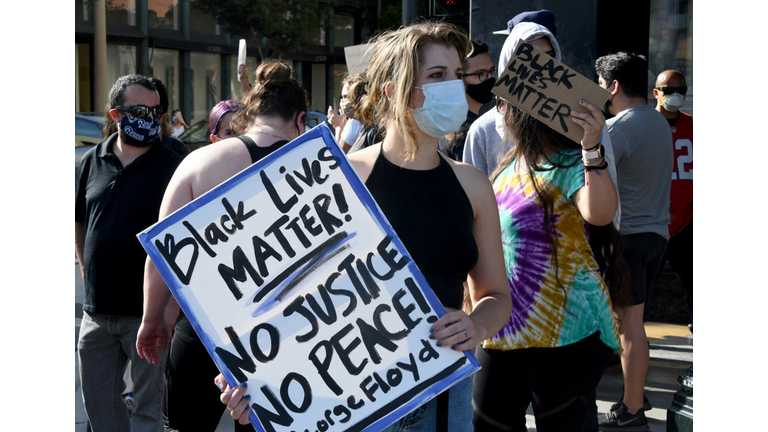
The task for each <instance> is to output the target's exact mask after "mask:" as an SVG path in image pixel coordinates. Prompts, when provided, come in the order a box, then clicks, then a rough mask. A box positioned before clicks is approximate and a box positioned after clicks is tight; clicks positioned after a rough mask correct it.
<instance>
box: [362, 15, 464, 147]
mask: <svg viewBox="0 0 768 432" xmlns="http://www.w3.org/2000/svg"><path fill="white" fill-rule="evenodd" d="M371 43H372V47H373V48H372V50H373V53H372V56H371V62H370V65H369V66H368V70H367V71H366V77H367V79H368V98H367V101H366V103H365V104H364V107H363V116H364V118H366V119H368V120H370V122H371V123H376V124H379V125H381V126H384V127H386V126H387V124H388V123H389V121H390V120H394V123H395V127H396V128H397V129H398V130H399V131H400V132H401V133H402V134H403V136H404V137H405V150H404V153H405V154H404V155H403V156H404V157H405V159H406V160H407V161H411V160H413V159H415V158H416V155H417V154H418V152H419V144H418V142H417V140H416V135H415V134H414V132H413V128H414V126H413V122H412V121H409V117H411V118H412V116H413V114H410V112H409V107H410V106H411V96H412V93H413V88H414V86H415V84H416V81H417V80H418V76H419V68H420V67H421V66H422V65H423V64H424V61H423V59H422V47H424V46H425V45H428V44H442V45H445V46H449V47H451V46H452V47H454V48H456V51H457V52H458V55H459V59H460V60H461V61H462V62H463V61H464V59H465V58H466V56H467V53H468V52H469V51H470V50H471V47H472V45H471V44H470V42H469V38H468V37H467V36H466V35H465V34H464V32H463V30H461V29H460V28H459V27H456V26H454V25H452V24H447V23H438V22H431V21H427V22H422V23H417V24H412V25H409V26H407V27H401V28H399V29H398V30H393V31H390V32H386V33H383V34H381V35H380V36H377V37H376V38H375V40H374V41H372V42H371ZM390 82H391V83H392V88H391V91H392V95H393V97H392V99H390V98H388V97H387V94H386V86H387V84H388V83H390Z"/></svg>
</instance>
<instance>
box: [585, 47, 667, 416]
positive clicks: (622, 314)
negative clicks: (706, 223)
mask: <svg viewBox="0 0 768 432" xmlns="http://www.w3.org/2000/svg"><path fill="white" fill-rule="evenodd" d="M595 69H596V70H597V74H598V82H599V84H600V86H601V87H603V88H605V89H607V90H608V91H609V92H610V93H611V96H610V97H609V98H608V101H607V102H606V106H605V111H607V113H606V117H608V116H614V117H612V118H610V119H608V120H607V121H606V122H605V125H606V129H607V130H608V133H609V134H610V137H611V141H612V143H613V152H614V157H615V159H616V161H615V162H616V171H617V176H618V186H619V199H620V202H621V226H620V229H619V233H620V234H621V236H622V243H623V248H624V251H623V257H624V260H625V261H626V263H627V266H628V267H629V273H630V274H629V275H628V276H629V285H630V288H631V299H630V300H629V302H628V304H625V305H615V312H616V313H617V315H618V317H619V319H620V320H621V326H620V327H619V329H620V331H619V336H620V338H621V345H622V347H623V348H624V350H623V351H622V352H621V354H620V357H621V365H622V370H623V374H624V396H623V397H622V400H619V402H618V403H616V404H614V405H613V406H612V407H611V411H610V412H609V413H608V414H607V415H606V417H605V418H603V419H602V420H601V421H600V426H601V427H610V428H611V430H614V428H615V429H616V430H621V429H625V428H634V427H638V426H643V425H647V420H646V418H645V414H644V411H645V410H647V409H650V404H648V405H646V403H645V402H644V401H645V400H646V398H645V397H644V386H645V376H646V373H647V372H648V363H649V360H650V359H649V352H648V339H647V337H646V334H645V328H644V325H643V312H644V307H645V301H646V293H647V292H648V291H649V290H650V288H651V287H652V285H653V282H654V280H655V279H656V274H657V273H658V271H659V268H660V266H661V263H662V260H663V258H664V251H665V249H666V247H667V241H668V239H669V228H668V225H669V191H670V185H671V181H672V159H673V157H672V133H671V132H670V129H669V125H668V124H667V122H666V120H665V119H664V117H663V116H662V115H661V114H660V113H658V112H657V111H656V110H655V109H654V107H653V106H651V105H648V103H647V99H646V96H647V91H648V89H647V84H646V83H647V79H646V78H647V74H648V62H647V61H646V60H645V58H644V57H642V56H638V55H636V54H631V53H625V52H620V53H616V54H610V55H607V56H603V57H600V58H599V59H597V62H596V65H595ZM632 430H635V429H632Z"/></svg>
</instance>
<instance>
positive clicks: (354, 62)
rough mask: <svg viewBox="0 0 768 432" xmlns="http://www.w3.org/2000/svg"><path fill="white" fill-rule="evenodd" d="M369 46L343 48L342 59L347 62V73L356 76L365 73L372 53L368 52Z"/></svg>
mask: <svg viewBox="0 0 768 432" xmlns="http://www.w3.org/2000/svg"><path fill="white" fill-rule="evenodd" d="M369 47H370V45H369V44H363V45H354V46H348V47H344V57H345V59H346V61H347V73H349V75H356V74H359V73H363V72H365V70H366V69H368V65H369V64H370V63H371V56H372V55H373V53H372V52H371V51H369V49H368V48H369Z"/></svg>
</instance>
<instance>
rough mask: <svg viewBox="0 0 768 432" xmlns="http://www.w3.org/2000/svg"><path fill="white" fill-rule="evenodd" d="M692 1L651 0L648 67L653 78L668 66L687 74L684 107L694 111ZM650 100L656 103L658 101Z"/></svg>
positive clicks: (687, 110)
mask: <svg viewBox="0 0 768 432" xmlns="http://www.w3.org/2000/svg"><path fill="white" fill-rule="evenodd" d="M692 6H693V1H692V0H651V22H650V29H649V30H650V32H649V33H650V40H649V43H648V68H649V69H650V74H649V75H651V77H649V78H650V79H652V80H653V82H652V83H651V86H650V87H649V88H653V85H655V83H656V77H657V76H659V74H660V73H661V72H663V71H665V70H667V69H675V70H678V71H680V72H681V73H682V74H683V75H684V76H685V81H686V84H687V85H688V94H687V95H686V97H685V102H684V104H683V107H682V108H680V109H681V110H682V111H685V112H687V113H689V114H693V7H692ZM651 103H653V104H654V105H655V104H656V100H655V99H654V100H652V101H651Z"/></svg>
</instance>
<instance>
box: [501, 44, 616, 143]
mask: <svg viewBox="0 0 768 432" xmlns="http://www.w3.org/2000/svg"><path fill="white" fill-rule="evenodd" d="M493 92H494V93H496V94H497V95H499V96H500V97H502V98H504V99H505V100H506V101H507V102H509V103H511V104H512V105H515V106H517V107H518V108H520V109H522V110H523V111H525V112H526V113H528V114H530V115H532V116H533V117H535V118H536V119H538V120H539V121H541V122H542V123H544V124H546V125H547V126H549V127H551V128H552V129H554V130H556V131H558V132H560V133H561V134H563V135H565V136H567V137H568V138H570V139H572V140H574V141H576V142H577V143H578V142H581V139H582V138H584V129H583V128H582V127H581V126H579V125H577V124H576V123H574V122H573V121H572V120H571V111H578V112H587V110H586V109H584V108H583V107H582V106H581V105H579V101H581V100H582V99H583V100H586V101H587V102H589V103H591V104H592V105H595V106H597V107H602V106H603V104H605V101H606V100H608V97H609V96H610V93H609V92H608V91H607V90H605V89H604V88H602V87H600V86H599V85H597V84H595V83H594V82H592V81H590V80H589V79H587V78H585V77H584V76H583V75H580V74H579V73H578V72H576V71H574V70H573V69H571V68H569V67H568V66H566V65H565V64H563V63H561V62H559V61H557V60H556V59H554V58H553V57H550V56H548V55H547V54H545V53H544V52H543V51H541V50H539V49H537V48H535V47H534V46H533V45H531V44H529V43H527V42H525V41H523V40H522V39H521V40H520V41H518V44H517V48H516V49H515V52H514V54H513V55H512V57H511V58H510V59H509V63H508V64H507V67H506V68H505V69H504V72H503V74H502V75H501V76H500V77H499V79H498V80H497V81H496V85H495V86H494V88H493Z"/></svg>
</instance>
